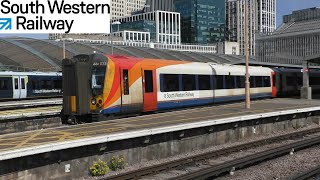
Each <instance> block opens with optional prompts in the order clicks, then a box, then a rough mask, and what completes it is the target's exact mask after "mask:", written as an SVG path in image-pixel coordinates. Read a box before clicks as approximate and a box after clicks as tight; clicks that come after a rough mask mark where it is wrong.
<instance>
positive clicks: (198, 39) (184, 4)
mask: <svg viewBox="0 0 320 180" xmlns="http://www.w3.org/2000/svg"><path fill="white" fill-rule="evenodd" d="M175 9H176V12H179V13H180V14H181V42H182V43H198V44H207V43H215V42H221V41H224V39H225V0H175Z"/></svg>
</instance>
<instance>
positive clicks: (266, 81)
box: [263, 76, 271, 87]
mask: <svg viewBox="0 0 320 180" xmlns="http://www.w3.org/2000/svg"><path fill="white" fill-rule="evenodd" d="M270 86H271V83H270V77H269V76H263V87H270Z"/></svg>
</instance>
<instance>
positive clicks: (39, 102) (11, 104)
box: [0, 98, 62, 110]
mask: <svg viewBox="0 0 320 180" xmlns="http://www.w3.org/2000/svg"><path fill="white" fill-rule="evenodd" d="M44 105H62V98H52V99H30V100H20V101H5V102H0V110H1V109H7V108H23V107H35V106H44Z"/></svg>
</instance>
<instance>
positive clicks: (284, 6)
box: [0, 0, 320, 39]
mask: <svg viewBox="0 0 320 180" xmlns="http://www.w3.org/2000/svg"><path fill="white" fill-rule="evenodd" d="M310 7H320V0H277V27H278V26H279V25H280V24H281V23H282V16H283V15H286V14H291V12H292V11H294V10H299V9H306V8H310ZM7 36H21V37H29V38H39V39H47V38H48V35H47V34H14V35H12V34H11V35H10V34H0V37H7Z"/></svg>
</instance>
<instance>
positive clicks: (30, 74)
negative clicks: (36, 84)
mask: <svg viewBox="0 0 320 180" xmlns="http://www.w3.org/2000/svg"><path fill="white" fill-rule="evenodd" d="M0 76H62V73H61V72H14V71H3V72H0Z"/></svg>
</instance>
